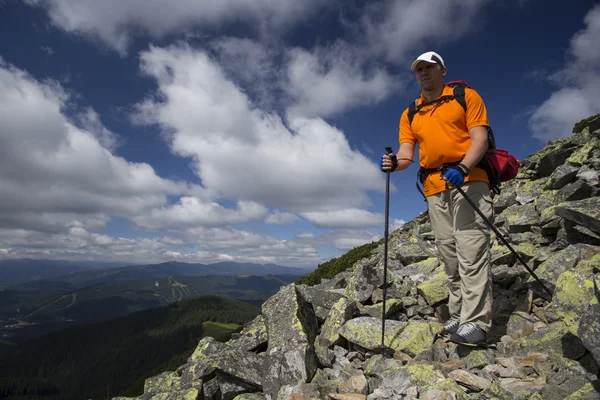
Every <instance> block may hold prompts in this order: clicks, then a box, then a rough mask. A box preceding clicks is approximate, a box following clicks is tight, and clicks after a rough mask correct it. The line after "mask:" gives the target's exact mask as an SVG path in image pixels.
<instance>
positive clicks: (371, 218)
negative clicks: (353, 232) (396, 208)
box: [302, 208, 384, 228]
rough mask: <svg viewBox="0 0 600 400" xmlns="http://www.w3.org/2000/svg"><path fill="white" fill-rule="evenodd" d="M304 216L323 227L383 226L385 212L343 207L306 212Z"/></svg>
mask: <svg viewBox="0 0 600 400" xmlns="http://www.w3.org/2000/svg"><path fill="white" fill-rule="evenodd" d="M302 216H303V217H304V218H306V219H307V220H309V221H310V222H312V223H313V224H314V225H316V226H318V227H321V228H364V227H371V226H383V224H384V216H383V214H376V213H372V212H369V211H367V210H363V209H356V208H353V209H343V210H333V211H325V212H305V213H302Z"/></svg>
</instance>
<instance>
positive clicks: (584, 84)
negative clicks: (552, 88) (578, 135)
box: [529, 6, 600, 141]
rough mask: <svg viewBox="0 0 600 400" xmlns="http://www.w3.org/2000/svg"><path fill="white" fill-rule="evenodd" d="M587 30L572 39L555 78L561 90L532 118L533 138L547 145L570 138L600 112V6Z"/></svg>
mask: <svg viewBox="0 0 600 400" xmlns="http://www.w3.org/2000/svg"><path fill="white" fill-rule="evenodd" d="M584 22H585V25H586V26H585V28H584V29H582V30H581V31H579V32H577V34H575V35H574V36H573V38H572V39H571V45H570V48H569V50H568V55H569V57H570V59H569V61H568V62H567V64H566V65H565V67H564V68H563V69H562V70H561V71H558V72H557V73H555V74H554V75H552V76H551V79H552V81H553V82H554V83H556V84H557V85H559V87H560V89H559V90H558V91H556V92H554V93H552V95H551V96H550V98H548V99H547V100H546V101H545V102H544V103H542V104H541V105H540V106H539V107H537V109H536V110H535V111H534V112H533V114H532V115H531V118H530V119H529V128H530V130H531V131H532V132H533V136H534V137H536V138H538V139H540V140H544V141H548V140H554V139H558V138H560V137H564V136H570V135H571V134H572V131H573V126H574V125H575V123H577V122H578V121H580V120H581V119H583V118H587V117H589V116H591V115H594V114H596V113H598V112H600V103H598V101H597V99H598V93H600V47H599V46H598V37H600V6H596V7H594V8H592V9H591V10H590V11H589V12H588V13H587V15H586V16H585V19H584Z"/></svg>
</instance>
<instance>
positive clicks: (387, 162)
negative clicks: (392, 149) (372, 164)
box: [379, 154, 398, 172]
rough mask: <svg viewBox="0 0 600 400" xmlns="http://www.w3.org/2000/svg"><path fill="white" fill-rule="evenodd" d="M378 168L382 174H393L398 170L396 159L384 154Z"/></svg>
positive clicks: (392, 155) (393, 155) (391, 155)
mask: <svg viewBox="0 0 600 400" xmlns="http://www.w3.org/2000/svg"><path fill="white" fill-rule="evenodd" d="M379 168H381V170H382V171H383V172H394V171H395V170H396V168H398V159H397V158H396V155H395V154H384V155H382V156H381V160H379Z"/></svg>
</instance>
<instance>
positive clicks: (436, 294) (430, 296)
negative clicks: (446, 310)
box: [417, 271, 449, 305]
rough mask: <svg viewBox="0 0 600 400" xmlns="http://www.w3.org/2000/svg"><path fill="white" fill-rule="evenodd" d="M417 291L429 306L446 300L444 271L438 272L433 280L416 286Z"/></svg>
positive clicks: (446, 288) (446, 290)
mask: <svg viewBox="0 0 600 400" xmlns="http://www.w3.org/2000/svg"><path fill="white" fill-rule="evenodd" d="M417 290H418V291H419V293H420V294H421V296H423V297H424V298H425V301H427V304H429V305H433V304H436V303H439V302H440V301H443V300H446V299H447V298H448V295H449V291H448V284H447V282H446V273H445V272H444V271H441V272H439V273H438V274H437V275H435V276H434V277H433V278H431V279H429V280H427V281H425V282H423V283H421V284H420V285H419V286H417Z"/></svg>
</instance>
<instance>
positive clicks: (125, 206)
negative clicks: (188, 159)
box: [0, 61, 204, 232]
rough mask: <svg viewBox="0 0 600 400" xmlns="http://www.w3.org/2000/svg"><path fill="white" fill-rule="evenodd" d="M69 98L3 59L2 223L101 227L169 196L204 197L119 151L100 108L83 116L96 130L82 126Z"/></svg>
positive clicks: (36, 227)
mask: <svg viewBox="0 0 600 400" xmlns="http://www.w3.org/2000/svg"><path fill="white" fill-rule="evenodd" d="M68 101H69V95H68V93H67V92H65V91H64V90H62V89H61V87H60V86H59V85H58V84H57V83H55V82H47V83H40V82H38V81H36V80H34V79H33V78H32V77H31V76H29V75H28V74H27V73H26V72H24V71H22V70H19V69H17V68H14V67H12V66H10V65H8V64H6V63H4V62H1V61H0V126H2V129H0V140H1V141H2V146H0V198H1V199H2V206H1V207H0V227H5V228H19V227H27V229H32V230H41V231H46V232H47V231H53V230H56V229H61V228H62V229H65V228H66V227H68V226H83V227H98V226H100V225H102V224H104V223H106V222H107V221H108V219H109V216H111V215H125V216H127V215H137V214H138V213H143V212H144V211H145V210H148V209H151V208H155V207H160V206H162V205H164V204H166V201H167V195H178V194H190V195H196V196H202V195H203V193H204V192H203V191H202V190H201V189H200V188H198V187H194V186H191V185H188V184H184V183H177V182H173V181H170V180H167V179H163V178H160V177H159V176H157V175H156V174H155V172H154V170H153V169H152V167H151V166H150V165H148V164H144V163H132V162H128V161H127V160H125V159H123V158H121V157H116V156H114V155H113V154H111V152H110V151H109V149H107V148H106V147H104V146H103V145H102V143H101V142H104V143H106V144H107V145H110V144H111V143H114V141H113V138H114V136H113V135H112V133H110V132H109V131H108V130H106V128H104V127H103V126H102V124H101V123H100V120H99V118H98V116H97V115H96V114H95V112H94V111H93V110H88V112H87V113H86V114H85V116H84V117H83V122H84V125H88V126H89V125H92V126H91V128H92V129H93V130H94V132H92V131H89V130H86V129H85V128H82V127H77V126H76V125H75V124H74V123H72V122H71V121H70V120H69V119H68V118H67V117H66V116H65V115H64V113H63V108H64V107H65V106H66V103H67V102H68ZM79 122H81V120H80V121H79Z"/></svg>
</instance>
